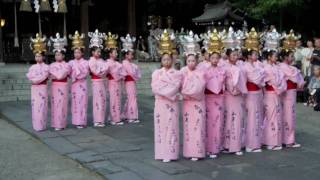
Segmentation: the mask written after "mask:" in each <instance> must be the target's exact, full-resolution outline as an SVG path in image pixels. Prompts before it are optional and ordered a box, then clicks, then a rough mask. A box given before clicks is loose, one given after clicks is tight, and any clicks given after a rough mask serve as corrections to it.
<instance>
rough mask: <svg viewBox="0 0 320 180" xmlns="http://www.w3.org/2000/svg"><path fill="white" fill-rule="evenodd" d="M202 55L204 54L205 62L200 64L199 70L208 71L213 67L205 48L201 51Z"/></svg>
mask: <svg viewBox="0 0 320 180" xmlns="http://www.w3.org/2000/svg"><path fill="white" fill-rule="evenodd" d="M201 54H202V58H203V60H202V61H201V62H199V64H198V69H203V70H206V69H208V68H209V67H210V66H211V63H210V57H209V53H208V51H207V50H206V49H205V48H203V49H202V50H201Z"/></svg>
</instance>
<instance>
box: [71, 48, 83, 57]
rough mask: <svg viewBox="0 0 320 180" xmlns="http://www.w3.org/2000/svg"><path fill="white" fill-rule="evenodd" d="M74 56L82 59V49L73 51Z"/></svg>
mask: <svg viewBox="0 0 320 180" xmlns="http://www.w3.org/2000/svg"><path fill="white" fill-rule="evenodd" d="M73 55H74V58H75V59H81V58H82V51H81V50H80V49H75V50H74V51H73Z"/></svg>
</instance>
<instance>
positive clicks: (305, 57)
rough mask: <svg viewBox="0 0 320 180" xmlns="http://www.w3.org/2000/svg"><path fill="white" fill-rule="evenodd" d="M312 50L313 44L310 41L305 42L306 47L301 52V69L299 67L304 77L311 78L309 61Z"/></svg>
mask: <svg viewBox="0 0 320 180" xmlns="http://www.w3.org/2000/svg"><path fill="white" fill-rule="evenodd" d="M313 50H314V47H313V42H312V40H308V41H307V47H306V48H303V50H302V52H301V53H302V67H301V71H302V74H303V75H304V77H310V76H311V71H312V69H311V64H310V61H311V57H312V54H313Z"/></svg>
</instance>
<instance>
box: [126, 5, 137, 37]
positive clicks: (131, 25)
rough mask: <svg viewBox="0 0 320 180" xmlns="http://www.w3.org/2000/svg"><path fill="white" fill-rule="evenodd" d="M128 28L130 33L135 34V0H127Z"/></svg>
mask: <svg viewBox="0 0 320 180" xmlns="http://www.w3.org/2000/svg"><path fill="white" fill-rule="evenodd" d="M128 29H129V33H130V34H132V35H134V36H135V35H136V0H128Z"/></svg>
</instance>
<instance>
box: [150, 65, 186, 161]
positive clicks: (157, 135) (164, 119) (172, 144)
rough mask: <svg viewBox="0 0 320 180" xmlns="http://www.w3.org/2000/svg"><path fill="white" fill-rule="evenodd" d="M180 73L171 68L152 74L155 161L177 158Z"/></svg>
mask: <svg viewBox="0 0 320 180" xmlns="http://www.w3.org/2000/svg"><path fill="white" fill-rule="evenodd" d="M181 82H182V76H181V73H180V72H179V71H177V70H175V69H173V68H171V69H169V70H166V69H165V68H161V69H158V70H156V71H154V72H153V74H152V82H151V87H152V92H153V93H154V95H155V107H154V139H155V142H154V145H155V148H154V150H155V159H157V160H176V159H178V158H179V106H178V97H177V94H178V93H179V90H180V87H181Z"/></svg>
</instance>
